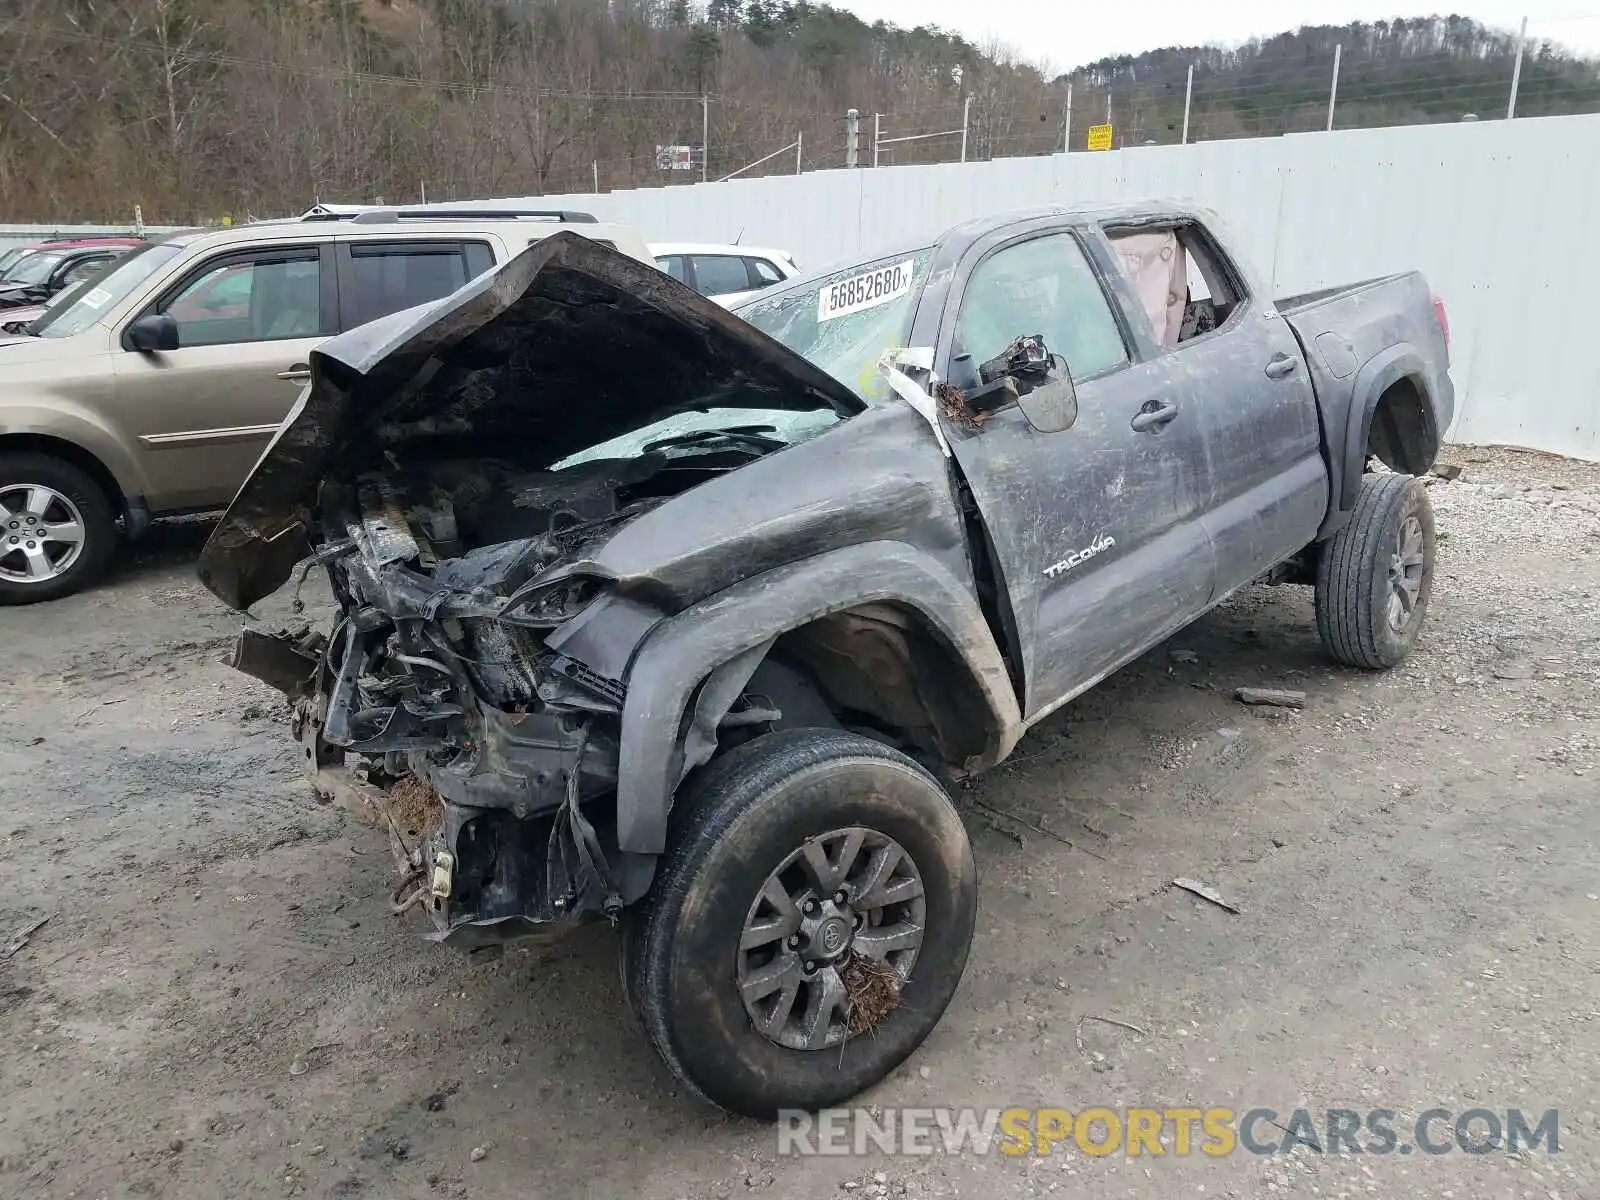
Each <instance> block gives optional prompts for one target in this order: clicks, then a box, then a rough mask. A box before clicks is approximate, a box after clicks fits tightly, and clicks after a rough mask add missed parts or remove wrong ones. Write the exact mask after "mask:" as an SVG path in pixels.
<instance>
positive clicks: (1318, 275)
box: [0, 115, 1600, 460]
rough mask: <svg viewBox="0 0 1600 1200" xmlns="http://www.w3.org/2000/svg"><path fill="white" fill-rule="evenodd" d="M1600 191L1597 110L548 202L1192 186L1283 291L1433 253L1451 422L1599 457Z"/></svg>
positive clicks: (725, 224)
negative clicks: (1594, 305)
mask: <svg viewBox="0 0 1600 1200" xmlns="http://www.w3.org/2000/svg"><path fill="white" fill-rule="evenodd" d="M1595 195H1600V115H1597V116H1577V117H1540V118H1535V119H1525V120H1517V121H1479V122H1468V123H1462V124H1454V125H1420V126H1407V127H1402V128H1397V129H1365V130H1351V131H1349V132H1338V133H1331V134H1324V133H1313V134H1294V135H1290V136H1287V137H1281V138H1260V139H1252V140H1240V141H1226V142H1206V143H1201V144H1197V145H1192V146H1149V147H1135V148H1130V149H1126V150H1118V151H1114V152H1110V153H1104V154H1089V153H1077V154H1070V155H1056V156H1054V157H1050V158H1027V159H1002V160H999V161H995V162H984V163H967V164H957V163H949V164H942V165H936V166H916V167H884V168H879V169H876V170H857V171H843V170H840V171H820V172H816V173H812V174H807V175H801V176H773V177H767V178H761V179H750V180H733V181H731V182H728V183H710V184H695V185H692V186H680V187H672V188H650V189H642V190H638V191H627V192H611V193H606V194H602V195H598V196H591V195H573V196H547V197H543V198H542V199H539V200H538V201H537V203H538V204H539V205H541V206H545V207H558V206H559V207H567V208H580V209H587V210H589V211H591V212H593V213H595V214H596V215H597V216H599V217H601V218H602V219H609V220H617V221H624V222H627V223H629V224H632V225H635V226H637V227H638V228H639V230H640V231H641V232H642V233H643V234H644V235H645V237H646V238H647V239H653V240H658V241H708V242H729V241H733V240H734V239H735V238H739V239H741V240H743V241H744V242H745V243H746V244H752V245H773V246H780V247H784V248H786V249H789V250H791V251H792V252H793V253H794V254H795V256H796V257H797V258H798V259H799V261H800V264H801V266H802V267H805V268H811V267H817V266H821V265H824V264H825V263H827V262H831V261H834V260H837V259H844V258H853V257H856V256H858V255H862V254H870V253H872V252H873V250H874V249H875V248H876V247H880V246H883V245H885V244H886V243H891V242H898V241H902V240H904V239H906V238H908V237H912V236H917V235H920V234H924V233H926V234H929V235H932V234H934V233H936V232H938V231H939V230H941V229H944V228H946V227H948V226H949V225H952V224H954V223H955V222H957V221H960V220H962V219H964V218H966V217H970V216H975V215H978V214H981V213H986V212H992V211H995V210H998V209H1006V208H1020V207H1026V206H1029V205H1036V204H1050V203H1069V202H1072V201H1079V200H1115V199H1126V198H1129V197H1136V196H1176V197H1183V198H1188V199H1192V200H1194V201H1197V202H1198V203H1201V204H1204V205H1207V206H1209V207H1211V208H1214V209H1216V210H1217V211H1218V212H1220V213H1221V214H1222V215H1223V217H1224V218H1225V219H1226V220H1227V222H1228V224H1229V226H1230V227H1231V229H1232V231H1233V233H1234V235H1235V236H1236V238H1237V239H1238V240H1239V242H1240V243H1241V244H1240V246H1239V249H1240V250H1241V251H1242V252H1243V253H1245V254H1246V255H1248V256H1249V257H1250V259H1251V260H1252V261H1253V262H1254V264H1255V266H1256V269H1257V271H1258V272H1259V273H1260V274H1261V275H1262V276H1264V277H1266V278H1268V279H1270V280H1271V282H1272V287H1273V291H1274V292H1275V293H1276V294H1278V295H1285V294H1288V293H1292V292H1302V291H1308V290H1310V289H1313V288H1318V287H1326V286H1330V285H1333V284H1337V283H1341V282H1346V281H1350V280H1355V279H1360V278H1364V277H1368V276H1372V275H1379V274H1384V273H1387V272H1391V271H1399V270H1406V269H1410V268H1418V269H1420V270H1422V271H1423V272H1424V273H1425V274H1426V275H1427V277H1428V279H1429V281H1430V282H1431V283H1432V284H1433V286H1434V288H1435V289H1436V290H1437V291H1438V292H1439V293H1440V294H1441V295H1442V296H1443V297H1444V298H1445V301H1446V303H1447V304H1448V306H1449V312H1450V325H1451V333H1452V335H1453V337H1454V342H1455V371H1454V374H1455V379H1456V386H1457V393H1458V405H1457V417H1456V422H1455V426H1454V428H1453V429H1452V431H1451V436H1452V437H1453V438H1455V439H1456V440H1458V441H1466V442H1504V443H1508V444H1512V445H1519V446H1529V447H1534V448H1537V449H1541V450H1550V451H1555V452H1557V453H1561V454H1570V455H1576V456H1578V457H1582V458H1589V459H1596V460H1600V357H1592V356H1591V355H1590V354H1589V349H1590V347H1589V345H1588V337H1589V335H1587V334H1585V333H1584V332H1583V326H1584V322H1586V321H1588V320H1590V319H1591V318H1592V316H1593V311H1592V310H1591V308H1590V306H1589V303H1588V300H1589V293H1590V291H1591V289H1592V288H1593V286H1594V283H1595V281H1597V280H1600V236H1597V235H1596V233H1595V230H1594V227H1593V226H1591V225H1590V223H1589V220H1588V217H1589V210H1590V206H1591V201H1590V198H1591V197H1592V196H1595ZM481 203H483V204H484V205H486V206H494V205H496V204H501V205H503V204H505V203H506V201H504V200H499V201H484V202H481ZM452 207H462V206H461V205H453V206H452ZM0 240H3V239H0Z"/></svg>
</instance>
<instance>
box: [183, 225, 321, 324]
mask: <svg viewBox="0 0 1600 1200" xmlns="http://www.w3.org/2000/svg"><path fill="white" fill-rule="evenodd" d="M155 311H156V312H164V313H168V314H169V315H171V317H172V318H173V319H174V320H175V321H177V323H178V345H180V346H183V347H185V348H187V347H190V346H225V345H230V344H233V343H236V342H269V341H277V340H279V339H284V338H307V337H316V336H317V335H318V334H320V333H321V332H322V264H321V260H320V254H319V252H318V250H317V248H316V247H315V246H311V247H307V248H306V249H303V250H264V251H261V252H259V253H256V254H249V253H246V254H231V255H229V256H227V257H226V258H223V259H221V260H216V261H213V262H211V263H207V264H206V265H205V266H203V267H201V268H200V270H199V271H197V272H196V273H195V274H193V275H191V276H189V278H188V279H187V280H185V281H184V283H183V284H182V285H181V286H180V287H179V288H178V290H177V291H176V292H173V293H171V294H169V295H168V296H167V297H165V298H164V299H163V300H162V301H161V302H160V303H159V304H158V305H157V306H156V308H155Z"/></svg>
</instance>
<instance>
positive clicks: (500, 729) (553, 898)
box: [235, 458, 662, 946]
mask: <svg viewBox="0 0 1600 1200" xmlns="http://www.w3.org/2000/svg"><path fill="white" fill-rule="evenodd" d="M660 466H661V460H660V459H659V458H653V459H649V460H641V461H636V462H616V461H611V462H605V463H598V464H595V465H594V466H593V467H592V468H574V469H573V470H571V471H568V472H563V473H562V474H563V476H564V478H562V479H561V480H560V481H559V484H558V483H556V482H553V479H554V477H553V475H552V474H551V473H549V472H538V471H534V472H528V471H522V470H519V469H518V468H515V467H511V466H507V465H506V464H502V463H494V462H485V461H473V462H467V463H457V464H445V465H444V466H443V467H440V468H434V469H430V470H429V471H427V472H426V473H424V474H423V475H421V476H418V477H414V478H410V479H406V478H404V477H402V478H400V479H398V480H397V479H395V478H393V477H388V476H367V477H363V478H361V479H359V480H357V481H355V482H354V483H353V484H351V485H349V486H345V485H329V486H327V487H325V488H324V492H323V502H322V506H321V508H322V523H321V527H320V531H319V534H318V539H317V540H318V545H317V549H316V553H315V556H314V558H313V562H315V563H317V564H320V565H321V566H323V567H324V568H326V569H327V570H328V573H329V575H330V578H331V579H332V580H333V584H334V589H335V592H336V594H337V595H338V597H339V600H340V610H341V611H340V616H339V617H338V619H337V621H336V622H335V624H334V625H333V627H332V629H331V630H330V631H329V633H328V634H326V635H322V634H316V633H309V632H305V631H300V632H297V633H292V634H286V635H279V636H277V637H272V636H269V635H263V634H260V633H256V632H247V633H246V635H245V636H244V638H243V639H242V640H241V642H240V647H239V651H238V653H237V654H236V658H235V665H236V666H237V667H239V668H240V669H241V670H245V671H247V672H249V673H251V674H255V675H257V676H259V677H261V678H263V679H266V680H267V681H268V682H271V683H273V684H274V685H275V686H278V687H280V688H282V689H283V690H285V691H287V692H289V693H290V694H291V695H292V696H294V697H295V698H296V718H295V722H294V729H295V736H296V739H297V740H298V741H299V742H300V743H301V745H302V747H303V749H304V753H305V761H306V763H307V765H308V766H309V767H311V768H312V770H313V771H314V772H315V774H316V776H317V779H318V782H319V787H321V788H322V789H323V790H325V791H328V792H332V793H342V797H341V798H343V799H344V800H346V802H352V801H353V802H354V803H356V804H357V805H359V806H360V807H363V808H365V809H366V810H367V811H368V812H369V813H371V814H372V815H373V816H374V817H375V818H376V819H377V820H378V821H379V822H380V823H381V824H382V825H383V826H384V827H385V828H387V830H388V831H389V834H390V837H391V843H392V845H393V848H394V849H395V851H396V856H397V858H398V860H399V862H400V865H401V869H402V872H403V876H404V878H403V880H402V882H401V884H400V886H399V887H398V889H397V891H396V894H395V904H396V907H397V909H399V910H405V909H409V908H414V907H416V908H422V909H424V910H426V911H427V912H428V913H429V914H430V915H431V917H432V920H433V924H434V927H435V934H434V936H436V937H437V938H439V939H441V940H450V941H457V942H462V943H464V944H466V945H469V946H470V945H478V944H485V943H490V942H498V941H502V940H504V939H506V938H508V937H515V936H520V935H523V934H526V933H529V932H531V931H533V930H534V929H535V928H536V927H538V926H541V925H546V924H550V923H565V922H572V921H576V920H580V919H583V918H587V917H593V916H597V915H604V916H612V915H615V913H616V912H617V911H618V910H620V909H621V908H622V907H623V906H625V905H627V904H629V903H632V902H633V901H634V900H636V899H638V898H639V897H640V896H642V895H643V894H644V892H645V890H646V889H647V888H648V887H649V884H650V880H651V875H652V872H653V868H654V861H655V858H654V856H653V855H637V854H629V853H625V852H623V851H621V850H619V849H618V845H617V837H616V831H615V805H614V804H592V803H590V801H593V800H595V799H597V798H599V797H602V796H609V795H610V794H612V793H614V791H615V788H616V783H617V762H618V755H619V742H620V737H621V707H622V701H623V698H624V688H623V683H622V681H621V680H620V679H617V678H613V677H610V676H607V675H604V674H601V673H600V672H597V671H596V670H594V669H593V668H592V667H589V666H587V665H585V664H584V663H583V662H580V661H579V660H578V659H577V658H574V657H570V656H569V655H567V654H566V653H563V651H562V649H561V647H563V646H564V645H566V643H567V642H568V641H569V640H574V639H581V638H582V637H583V634H584V630H585V628H586V627H587V626H588V625H589V624H590V623H591V622H593V621H594V620H595V618H596V616H597V615H600V614H604V615H605V616H606V624H607V633H606V635H605V636H607V637H608V638H610V639H612V640H613V641H614V642H616V643H617V649H618V651H619V652H620V653H625V652H626V650H627V649H628V648H629V646H628V645H627V644H626V643H630V642H631V641H632V640H634V639H637V638H638V637H639V636H642V634H643V633H644V632H645V631H647V630H648V629H649V628H650V627H651V626H652V625H653V624H654V623H655V621H657V620H659V619H660V617H661V615H662V614H661V613H660V612H659V611H656V610H654V609H652V608H651V607H650V606H647V605H643V604H638V603H634V602H623V601H619V600H616V599H614V598H611V597H610V596H609V581H608V580H606V579H604V578H601V577H597V576H594V575H588V574H582V573H578V572H577V571H575V570H574V569H573V564H574V563H576V562H581V561H583V560H584V558H585V552H586V550H587V549H588V548H590V547H592V546H593V545H595V544H596V543H597V542H601V541H603V540H604V539H605V538H607V537H608V536H609V535H610V534H611V533H612V532H614V531H615V530H616V529H617V528H618V527H619V526H621V525H623V524H625V523H627V522H628V521H629V520H631V519H634V518H636V517H637V516H639V515H640V514H641V513H642V512H644V511H647V510H648V509H649V508H651V507H653V506H654V505H655V504H656V503H659V502H660V501H659V498H646V499H632V498H631V497H632V495H633V492H634V491H636V490H637V489H638V488H639V487H640V486H641V485H645V484H647V482H648V480H649V478H650V477H651V475H652V473H653V472H654V471H655V470H658V469H659V468H660ZM619 611H620V612H621V615H620V617H619ZM630 617H631V618H632V619H630Z"/></svg>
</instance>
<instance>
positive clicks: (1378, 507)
mask: <svg viewBox="0 0 1600 1200" xmlns="http://www.w3.org/2000/svg"><path fill="white" fill-rule="evenodd" d="M1412 538H1415V539H1418V548H1417V549H1416V550H1414V551H1411V552H1408V553H1405V554H1402V551H1407V550H1408V547H1409V546H1410V545H1411V542H1410V541H1409V539H1412ZM1436 540H1437V539H1436V536H1435V532H1434V524H1433V503H1432V501H1430V500H1429V498H1428V489H1427V488H1425V487H1423V486H1422V481H1421V480H1420V479H1418V478H1416V477H1415V476H1413V475H1368V476H1366V477H1365V478H1364V479H1362V481H1361V492H1360V494H1359V495H1358V496H1357V497H1356V507H1355V512H1353V513H1352V514H1351V516H1350V520H1349V522H1347V523H1346V524H1345V526H1344V528H1342V529H1340V530H1339V532H1338V533H1336V534H1334V535H1333V537H1331V538H1330V539H1328V541H1327V542H1325V543H1323V546H1322V552H1321V555H1320V557H1319V558H1318V560H1317V605H1316V607H1317V633H1318V634H1320V635H1321V637H1322V644H1323V645H1324V646H1326V647H1327V648H1328V653H1330V654H1332V655H1333V657H1334V658H1336V659H1338V660H1339V661H1340V662H1342V663H1345V664H1347V665H1349V666H1352V667H1365V668H1368V669H1370V670H1381V669H1383V668H1386V667H1392V666H1394V665H1395V664H1397V663H1399V662H1400V661H1401V660H1402V659H1404V658H1405V657H1406V655H1407V654H1409V653H1411V648H1412V647H1413V646H1415V645H1416V644H1417V638H1418V637H1419V636H1420V635H1421V633H1422V626H1423V622H1424V621H1425V620H1426V618H1427V613H1428V600H1429V598H1430V596H1431V595H1432V593H1433V564H1434V552H1435V546H1436ZM1418 557H1420V562H1416V563H1415V566H1416V567H1417V568H1419V569H1420V574H1419V576H1418V577H1417V578H1416V579H1415V581H1414V587H1415V593H1414V596H1413V595H1412V594H1411V591H1410V589H1409V588H1407V587H1397V586H1396V584H1395V582H1394V580H1393V572H1394V571H1395V570H1397V569H1403V570H1405V571H1409V570H1410V569H1411V566H1412V563H1413V560H1414V559H1416V558H1418ZM1408 597H1409V605H1407V603H1406V600H1407V598H1408ZM1391 603H1393V604H1394V605H1396V606H1397V608H1396V609H1395V610H1394V611H1395V612H1398V613H1400V614H1401V615H1402V616H1403V620H1402V621H1401V622H1400V624H1399V625H1398V626H1397V625H1396V624H1395V622H1394V621H1392V620H1391Z"/></svg>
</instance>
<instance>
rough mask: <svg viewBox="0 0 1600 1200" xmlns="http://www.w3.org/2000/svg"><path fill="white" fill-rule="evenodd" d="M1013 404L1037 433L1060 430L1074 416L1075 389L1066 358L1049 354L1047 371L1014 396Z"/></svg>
mask: <svg viewBox="0 0 1600 1200" xmlns="http://www.w3.org/2000/svg"><path fill="white" fill-rule="evenodd" d="M1017 407H1018V408H1020V409H1021V410H1022V415H1023V416H1024V417H1026V418H1027V419H1028V424H1029V425H1031V426H1033V428H1034V429H1035V430H1036V431H1037V432H1039V433H1060V432H1062V431H1063V430H1066V429H1071V428H1072V427H1073V425H1075V424H1076V423H1077V420H1078V389H1077V387H1075V386H1074V385H1073V382H1072V372H1071V371H1070V370H1069V369H1068V367H1067V360H1066V359H1064V358H1062V357H1061V356H1060V355H1059V354H1052V355H1051V356H1050V372H1049V374H1048V375H1047V376H1046V377H1045V378H1044V379H1043V380H1041V381H1040V382H1039V383H1037V384H1035V385H1034V386H1033V387H1032V388H1031V389H1029V390H1028V391H1026V392H1022V393H1021V394H1020V395H1018V397H1017Z"/></svg>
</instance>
